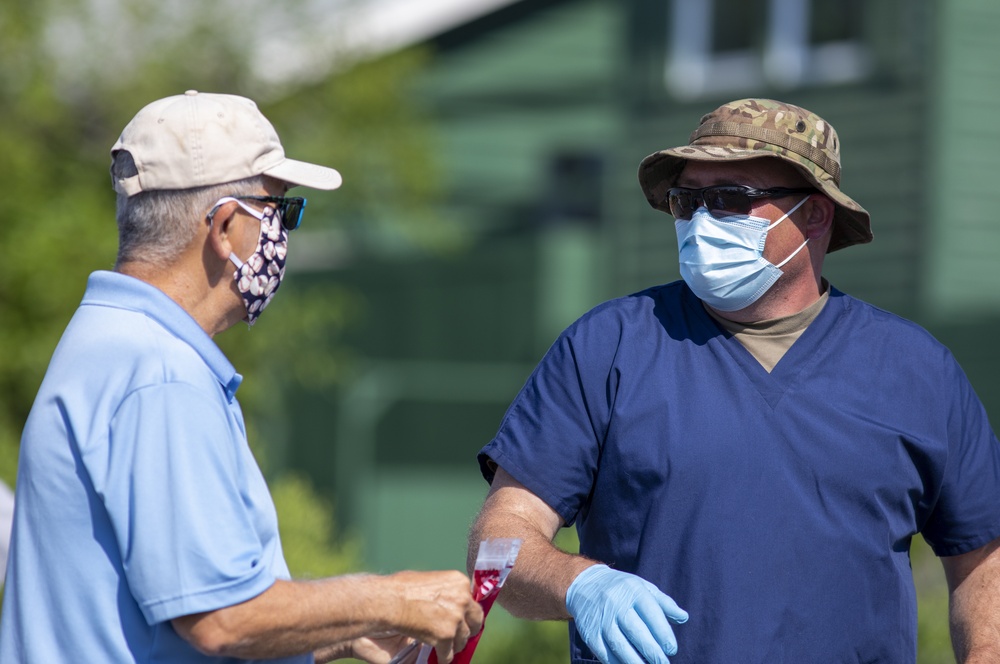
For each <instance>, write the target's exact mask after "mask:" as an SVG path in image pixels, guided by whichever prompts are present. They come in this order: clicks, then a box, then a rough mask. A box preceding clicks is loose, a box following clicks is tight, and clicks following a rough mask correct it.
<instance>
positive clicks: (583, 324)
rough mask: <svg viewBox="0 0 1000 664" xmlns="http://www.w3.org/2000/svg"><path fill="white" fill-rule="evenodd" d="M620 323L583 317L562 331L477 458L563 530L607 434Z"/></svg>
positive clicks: (588, 484)
mask: <svg viewBox="0 0 1000 664" xmlns="http://www.w3.org/2000/svg"><path fill="white" fill-rule="evenodd" d="M620 343H621V326H620V324H617V321H616V320H615V319H614V317H613V316H600V317H598V316H594V315H590V316H586V317H584V318H583V319H581V320H580V321H577V323H575V324H574V325H573V326H571V327H570V328H569V329H567V330H566V331H565V332H563V333H562V334H561V335H560V336H559V338H558V339H557V340H556V342H555V343H554V344H553V345H552V347H551V348H550V349H549V351H548V352H547V353H546V355H545V357H544V358H543V359H542V361H541V362H540V363H539V365H538V366H537V367H536V368H535V371H534V372H533V373H532V375H531V376H530V377H529V378H528V381H527V383H526V384H525V386H524V387H523V388H522V389H521V392H520V393H519V394H518V395H517V397H516V398H515V399H514V401H513V403H512V404H511V405H510V407H509V408H508V410H507V413H506V415H505V416H504V419H503V421H502V422H501V425H500V429H499V431H498V432H497V435H496V437H495V438H494V439H493V440H492V441H490V442H489V443H488V444H487V445H486V446H485V447H484V448H483V449H482V450H481V451H480V453H479V463H480V468H481V470H482V473H483V476H484V477H485V478H486V480H487V481H489V482H492V481H493V475H494V470H495V466H494V465H493V464H496V465H499V466H501V467H502V468H503V469H504V470H505V471H507V472H508V473H510V475H511V476H512V477H514V478H515V479H516V480H517V481H518V482H520V483H521V484H523V485H524V486H525V487H526V488H527V489H528V490H529V491H531V492H532V493H534V494H535V495H536V496H538V497H539V498H541V499H542V500H543V501H545V503H547V504H548V505H549V506H550V507H551V508H552V509H553V510H555V511H556V512H557V513H558V514H559V515H560V516H561V517H562V519H563V521H564V522H565V523H566V524H567V525H569V524H572V523H573V522H574V521H575V520H576V518H577V516H578V515H579V512H580V510H581V509H582V508H583V506H584V505H585V503H586V501H587V498H588V496H589V495H590V493H591V489H592V487H593V485H594V480H595V477H596V474H597V466H598V460H599V458H600V453H601V447H602V445H603V443H604V440H605V438H606V436H607V431H608V426H609V422H610V420H611V413H612V411H613V408H614V400H615V397H616V394H617V375H616V371H615V369H614V361H615V357H616V355H617V352H618V348H619V345H620Z"/></svg>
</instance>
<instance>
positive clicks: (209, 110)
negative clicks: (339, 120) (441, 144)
mask: <svg viewBox="0 0 1000 664" xmlns="http://www.w3.org/2000/svg"><path fill="white" fill-rule="evenodd" d="M122 150H127V151H128V152H129V153H130V154H131V155H132V159H133V160H134V161H135V167H136V170H137V171H138V173H137V174H136V175H132V176H131V177H123V178H118V179H116V178H114V176H112V180H113V185H114V189H115V191H116V192H118V193H119V194H123V195H125V196H134V195H135V194H138V193H139V192H143V191H152V190H158V189H193V188H195V187H204V186H208V185H215V184H225V183H226V182H234V181H236V180H242V179H244V178H249V177H253V176H255V175H269V176H271V177H273V178H276V179H278V180H282V181H284V182H287V183H288V184H290V185H293V186H295V185H299V186H303V187H312V188H313V189H326V190H330V189H336V188H337V187H339V186H340V185H341V182H342V181H343V179H342V178H341V177H340V173H338V172H337V171H336V170H334V169H332V168H328V167H326V166H319V165H317V164H310V163H307V162H304V161H296V160H294V159H288V158H286V157H285V150H284V148H282V147H281V141H280V140H279V139H278V134H277V132H276V131H275V130H274V127H273V126H271V123H270V122H268V120H267V118H265V117H264V115H263V114H262V113H261V112H260V110H259V109H258V108H257V104H255V103H254V102H253V101H251V100H250V99H247V98H246V97H238V96H236V95H224V94H211V93H206V92H198V91H197V90H188V91H187V92H185V93H184V94H182V95H175V96H173V97H167V98H165V99H160V100H157V101H154V102H153V103H151V104H149V105H147V106H146V107H145V108H143V109H142V110H140V111H139V112H138V113H137V114H136V116H135V117H134V118H132V121H131V122H129V123H128V125H126V126H125V129H124V130H123V131H122V134H121V136H120V137H119V138H118V141H117V142H116V143H115V144H114V146H113V147H112V148H111V159H112V161H114V158H115V155H116V154H117V153H118V152H120V151H122Z"/></svg>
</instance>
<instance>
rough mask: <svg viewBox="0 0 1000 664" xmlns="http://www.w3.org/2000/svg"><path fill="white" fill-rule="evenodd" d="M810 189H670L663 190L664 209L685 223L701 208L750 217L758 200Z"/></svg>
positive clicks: (739, 186) (715, 213)
mask: <svg viewBox="0 0 1000 664" xmlns="http://www.w3.org/2000/svg"><path fill="white" fill-rule="evenodd" d="M815 191H816V189H815V188H814V187H808V188H801V187H800V188H794V189H789V188H786V187H772V188H770V189H756V188H754V187H748V186H746V185H742V184H726V185H718V186H714V187H702V188H701V189H688V188H687V187H673V188H671V189H669V190H667V206H668V207H669V209H670V214H672V215H673V216H674V218H675V219H680V220H682V221H688V220H690V219H691V216H692V215H693V214H694V212H695V210H697V209H698V208H700V207H702V206H704V207H706V208H708V211H709V212H710V213H711V214H712V215H719V216H724V215H730V214H750V210H751V209H752V208H753V204H754V203H753V202H754V201H755V200H757V199H761V198H783V197H785V196H789V195H791V194H805V193H813V192H815Z"/></svg>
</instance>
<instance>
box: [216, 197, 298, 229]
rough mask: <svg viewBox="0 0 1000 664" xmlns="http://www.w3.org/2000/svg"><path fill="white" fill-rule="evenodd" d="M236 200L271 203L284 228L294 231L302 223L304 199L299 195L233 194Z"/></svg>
mask: <svg viewBox="0 0 1000 664" xmlns="http://www.w3.org/2000/svg"><path fill="white" fill-rule="evenodd" d="M233 198H235V199H236V200H238V201H260V202H261V203H273V204H274V205H275V206H276V207H277V208H278V214H280V215H281V225H282V226H284V227H285V230H289V231H294V230H295V229H296V228H298V227H299V224H301V223H302V213H303V212H304V211H305V209H306V199H304V198H302V197H300V196H234V197H233Z"/></svg>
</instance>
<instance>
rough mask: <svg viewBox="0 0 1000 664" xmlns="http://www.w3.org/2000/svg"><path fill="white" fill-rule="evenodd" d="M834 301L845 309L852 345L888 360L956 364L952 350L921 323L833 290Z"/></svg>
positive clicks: (846, 323) (842, 314)
mask: <svg viewBox="0 0 1000 664" xmlns="http://www.w3.org/2000/svg"><path fill="white" fill-rule="evenodd" d="M831 302H832V303H834V304H835V305H837V306H839V307H841V308H842V312H841V316H842V323H843V324H845V325H847V326H848V330H847V331H848V333H849V339H850V340H851V341H850V342H849V343H852V344H857V347H858V348H859V349H869V350H870V351H871V352H875V353H877V354H880V355H882V356H885V357H892V356H893V355H896V354H900V355H905V357H906V358H908V359H915V360H919V361H920V362H921V363H922V364H924V365H925V366H926V365H929V364H930V363H932V362H935V361H937V362H943V363H945V364H948V365H952V364H955V363H956V362H955V359H954V356H953V355H952V353H951V351H950V350H949V349H948V347H947V346H945V345H944V344H943V343H942V342H941V341H939V340H938V339H937V338H936V337H935V336H934V335H933V334H932V333H931V332H929V331H928V330H927V329H926V328H924V327H923V326H921V325H920V324H918V323H915V322H914V321H912V320H909V319H907V318H904V317H902V316H900V315H898V314H894V313H892V312H890V311H887V310H885V309H882V308H881V307H877V306H875V305H873V304H871V303H869V302H865V301H864V300H860V299H858V298H856V297H852V296H850V295H846V294H844V293H841V292H840V291H837V290H836V289H833V291H832V292H831Z"/></svg>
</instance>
